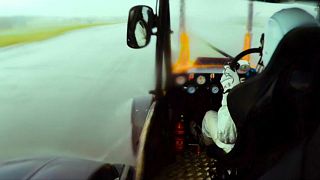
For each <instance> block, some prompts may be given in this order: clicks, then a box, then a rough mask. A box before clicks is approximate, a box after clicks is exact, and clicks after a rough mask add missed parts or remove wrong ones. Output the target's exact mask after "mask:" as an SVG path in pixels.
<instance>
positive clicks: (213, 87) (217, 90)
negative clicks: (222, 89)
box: [211, 85, 219, 94]
mask: <svg viewBox="0 0 320 180" xmlns="http://www.w3.org/2000/svg"><path fill="white" fill-rule="evenodd" d="M211 92H212V93H213V94H218V92H219V87H218V86H215V85H214V86H212V87H211Z"/></svg>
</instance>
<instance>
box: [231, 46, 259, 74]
mask: <svg viewBox="0 0 320 180" xmlns="http://www.w3.org/2000/svg"><path fill="white" fill-rule="evenodd" d="M253 53H259V54H260V56H262V47H259V48H251V49H247V50H245V51H243V52H241V53H240V54H238V55H237V56H236V57H235V58H233V59H232V61H231V62H230V64H229V65H230V68H231V69H232V70H233V71H237V70H238V69H239V68H240V65H239V63H238V61H239V60H241V58H243V57H244V56H246V55H249V54H253Z"/></svg>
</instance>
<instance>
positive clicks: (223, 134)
mask: <svg viewBox="0 0 320 180" xmlns="http://www.w3.org/2000/svg"><path fill="white" fill-rule="evenodd" d="M220 83H221V85H222V86H223V89H224V94H223V98H222V102H221V104H222V106H221V107H220V109H219V111H218V134H217V136H218V139H219V140H220V141H221V142H223V143H226V144H234V143H235V141H236V139H237V129H236V126H235V124H234V122H233V120H232V118H231V116H230V113H229V110H228V106H227V96H228V94H229V91H230V90H231V89H232V88H233V87H234V86H236V85H237V84H239V83H240V79H239V76H238V74H237V72H235V71H233V70H232V69H231V68H230V66H225V69H224V72H223V75H222V77H221V81H220Z"/></svg>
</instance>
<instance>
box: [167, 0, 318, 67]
mask: <svg viewBox="0 0 320 180" xmlns="http://www.w3.org/2000/svg"><path fill="white" fill-rule="evenodd" d="M251 7H252V9H251V10H252V11H251V12H252V13H251V14H252V19H251V20H252V21H250V16H249V14H250V6H249V1H243V0H237V1H225V0H217V1H211V0H201V1H192V0H181V1H179V0H175V1H171V17H172V21H171V22H172V23H171V26H172V30H173V32H174V33H173V34H172V45H171V46H172V51H173V53H172V54H173V56H172V67H173V72H174V73H181V72H188V71H189V70H190V69H194V68H198V69H199V68H208V66H201V67H199V66H195V64H197V61H199V59H200V60H203V57H211V58H212V57H213V58H221V57H226V56H228V55H229V56H231V57H235V56H236V55H237V54H239V53H240V52H242V51H243V50H245V49H247V48H250V47H252V48H254V47H259V46H260V37H261V35H262V33H264V31H265V28H266V24H267V21H268V18H269V17H270V16H271V15H272V14H273V13H275V12H277V11H279V10H281V9H283V8H289V7H300V8H302V9H304V10H306V11H307V12H309V13H311V14H312V15H314V16H316V14H317V12H316V8H315V4H310V3H309V4H308V3H301V2H299V3H281V4H280V3H265V2H257V1H255V2H253V4H252V6H251ZM250 22H251V23H250ZM250 24H252V25H250ZM248 34H250V35H251V36H250V37H251V38H250V40H249V41H248V39H246V40H245V38H248V37H247V36H248ZM248 42H250V43H248ZM207 59H208V58H207ZM258 59H259V56H258V55H253V56H252V57H251V56H250V63H251V66H253V67H255V65H256V64H257V61H258ZM209 60H210V59H209Z"/></svg>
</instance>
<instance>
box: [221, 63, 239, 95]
mask: <svg viewBox="0 0 320 180" xmlns="http://www.w3.org/2000/svg"><path fill="white" fill-rule="evenodd" d="M220 83H221V85H222V87H223V92H224V93H227V91H228V90H230V89H232V88H233V87H234V86H236V85H238V84H239V83H240V79H239V76H238V73H237V72H236V71H233V70H232V69H231V68H230V66H229V65H226V66H224V70H223V75H222V77H221V80H220Z"/></svg>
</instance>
